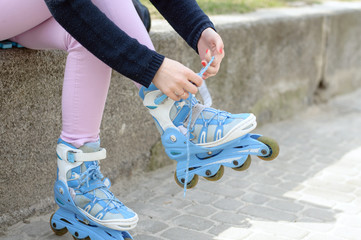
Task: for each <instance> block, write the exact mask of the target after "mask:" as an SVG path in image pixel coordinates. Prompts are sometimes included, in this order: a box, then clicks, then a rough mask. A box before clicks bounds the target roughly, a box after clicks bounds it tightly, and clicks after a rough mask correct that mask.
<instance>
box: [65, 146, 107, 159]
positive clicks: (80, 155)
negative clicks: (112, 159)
mask: <svg viewBox="0 0 361 240" xmlns="http://www.w3.org/2000/svg"><path fill="white" fill-rule="evenodd" d="M106 157H107V151H106V150H105V148H102V149H101V150H100V151H98V152H91V153H84V152H72V151H69V152H68V162H91V161H97V160H102V159H105V158H106Z"/></svg>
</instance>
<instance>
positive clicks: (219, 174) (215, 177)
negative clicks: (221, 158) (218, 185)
mask: <svg viewBox="0 0 361 240" xmlns="http://www.w3.org/2000/svg"><path fill="white" fill-rule="evenodd" d="M223 173H224V166H223V165H221V166H220V167H219V170H218V171H217V173H216V174H214V175H213V176H211V177H204V179H206V180H208V181H212V182H214V181H218V180H219V179H221V178H222V177H223Z"/></svg>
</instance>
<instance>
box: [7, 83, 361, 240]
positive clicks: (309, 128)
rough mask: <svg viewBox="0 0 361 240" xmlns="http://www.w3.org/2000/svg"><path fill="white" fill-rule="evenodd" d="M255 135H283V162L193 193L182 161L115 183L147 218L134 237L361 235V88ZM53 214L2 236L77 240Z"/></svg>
mask: <svg viewBox="0 0 361 240" xmlns="http://www.w3.org/2000/svg"><path fill="white" fill-rule="evenodd" d="M254 132H257V133H260V134H263V135H265V136H269V137H272V138H275V139H277V141H278V142H279V144H280V148H281V151H280V155H279V157H278V158H277V159H275V160H274V161H270V162H266V161H262V160H260V159H258V158H257V157H253V159H252V160H253V161H252V164H251V166H250V168H249V169H248V170H247V171H245V172H237V171H234V170H232V169H228V168H227V169H226V170H225V174H224V176H223V178H222V179H221V180H219V181H218V182H209V181H206V180H203V179H200V182H199V183H198V185H197V186H196V188H195V189H192V190H188V191H187V192H186V196H185V197H184V196H183V189H181V188H179V187H178V186H177V185H176V184H175V182H174V180H173V174H174V169H175V165H170V166H167V167H164V168H161V169H159V170H157V171H154V172H150V173H146V174H143V175H141V176H139V178H138V179H137V181H136V182H135V183H134V184H133V186H132V187H131V188H129V189H127V190H126V191H124V189H121V186H122V185H121V184H120V183H116V184H114V185H113V186H112V189H113V191H114V192H115V193H117V195H118V196H121V195H123V198H122V197H120V199H121V200H122V201H123V202H125V203H126V205H128V206H129V207H131V208H132V209H134V210H135V211H136V212H137V213H138V215H139V217H140V221H139V223H138V226H137V228H135V229H134V230H132V231H131V233H132V235H133V237H134V239H136V240H239V239H246V240H286V239H292V240H296V239H305V240H323V239H327V240H341V239H344V240H359V239H361V89H360V90H358V91H355V92H353V93H351V94H347V95H344V96H340V97H337V98H335V99H333V100H330V101H329V102H328V103H327V104H321V105H317V106H312V107H310V108H309V109H307V110H306V111H303V112H301V113H299V114H298V115H297V116H295V117H294V118H292V119H288V120H285V121H282V122H277V123H270V124H267V125H263V126H261V127H258V128H257V129H256V130H255V131H254ZM121 192H123V194H121ZM124 192H125V193H124ZM50 215H51V214H50V213H49V214H47V215H41V216H37V217H33V218H30V219H26V220H24V221H23V222H19V223H18V224H16V225H14V226H12V227H10V228H9V229H8V231H7V233H6V235H5V236H3V237H0V239H8V240H17V239H51V240H56V239H57V240H69V239H72V237H71V236H70V235H69V234H66V235H64V236H62V237H58V236H55V235H53V233H52V231H51V230H50V228H49V224H48V222H49V217H50Z"/></svg>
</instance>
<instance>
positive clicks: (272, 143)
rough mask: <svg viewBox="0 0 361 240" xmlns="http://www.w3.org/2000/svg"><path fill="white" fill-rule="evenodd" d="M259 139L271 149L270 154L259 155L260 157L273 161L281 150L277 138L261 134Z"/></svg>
mask: <svg viewBox="0 0 361 240" xmlns="http://www.w3.org/2000/svg"><path fill="white" fill-rule="evenodd" d="M257 140H258V141H260V142H262V143H264V144H266V145H267V146H268V147H269V149H270V154H269V155H267V156H258V157H259V158H260V159H262V160H264V161H271V160H273V159H275V158H276V157H277V156H278V154H279V152H280V147H279V146H278V143H277V142H276V140H274V139H272V138H269V137H265V136H261V137H259V138H258V139H257Z"/></svg>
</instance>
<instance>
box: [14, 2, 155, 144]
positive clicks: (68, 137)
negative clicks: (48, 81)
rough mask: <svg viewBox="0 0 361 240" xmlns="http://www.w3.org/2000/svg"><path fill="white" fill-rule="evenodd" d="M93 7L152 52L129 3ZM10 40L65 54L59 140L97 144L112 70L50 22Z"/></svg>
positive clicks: (141, 25) (110, 3) (109, 3)
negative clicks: (57, 50) (61, 128)
mask: <svg viewBox="0 0 361 240" xmlns="http://www.w3.org/2000/svg"><path fill="white" fill-rule="evenodd" d="M94 3H95V4H96V5H97V6H98V7H99V8H100V10H102V11H103V12H104V13H105V14H106V15H107V16H108V17H109V18H110V19H112V20H113V22H114V23H115V24H117V25H118V26H119V27H120V28H121V29H122V30H124V31H125V32H126V33H127V34H129V35H130V36H131V37H134V38H136V39H138V41H139V42H140V43H142V44H145V45H146V46H148V47H149V48H151V49H154V47H153V44H152V42H151V40H150V37H149V35H148V33H147V31H146V29H145V27H144V25H143V23H142V21H141V20H140V18H139V16H138V14H137V12H136V10H135V8H134V6H133V4H132V2H131V1H130V0H126V1H113V0H96V1H94ZM12 40H14V41H16V42H18V43H20V44H22V45H23V46H25V47H28V48H32V49H63V50H66V51H68V53H69V55H68V58H67V64H66V70H65V79H64V86H63V130H62V134H61V138H62V139H63V140H65V141H67V142H69V143H71V144H73V145H74V146H76V147H80V146H81V145H83V144H84V143H86V142H93V141H97V140H98V138H99V128H100V123H101V118H102V113H103V110H104V105H105V100H106V95H107V91H108V87H109V83H110V75H111V69H110V68H109V67H108V66H106V65H105V64H104V63H102V62H101V61H99V60H98V59H97V58H96V57H94V56H93V55H92V54H91V53H89V52H88V51H87V50H86V49H85V48H84V47H82V46H81V45H80V44H79V43H78V42H77V41H76V40H75V39H73V38H72V37H71V36H70V35H69V34H68V33H67V32H66V31H65V30H63V28H62V27H61V26H60V25H59V24H57V23H56V21H55V20H54V19H53V18H50V19H48V20H47V21H45V22H43V23H42V24H40V25H39V26H37V27H35V28H33V29H31V30H29V31H27V32H25V33H23V34H21V35H19V36H16V37H14V38H12ZM119 44H121V43H119ZM129 54H131V53H129Z"/></svg>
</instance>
